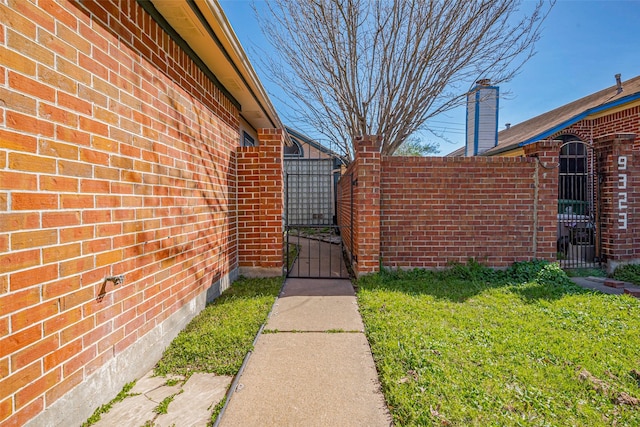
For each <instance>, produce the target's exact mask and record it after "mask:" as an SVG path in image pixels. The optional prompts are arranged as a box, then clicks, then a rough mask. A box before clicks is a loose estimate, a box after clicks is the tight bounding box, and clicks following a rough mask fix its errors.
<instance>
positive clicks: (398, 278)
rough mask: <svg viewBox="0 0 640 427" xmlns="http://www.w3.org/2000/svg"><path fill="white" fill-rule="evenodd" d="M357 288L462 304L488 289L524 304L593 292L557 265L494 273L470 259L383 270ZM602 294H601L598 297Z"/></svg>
mask: <svg viewBox="0 0 640 427" xmlns="http://www.w3.org/2000/svg"><path fill="white" fill-rule="evenodd" d="M358 287H359V289H363V290H373V289H384V290H387V291H393V292H402V293H404V294H410V295H431V296H432V297H434V298H436V299H442V300H448V301H452V302H458V303H463V302H465V301H467V300H468V299H470V298H473V297H475V296H477V295H479V294H482V293H484V292H486V291H487V290H490V289H496V288H510V289H511V291H512V292H513V293H515V294H518V295H520V297H521V298H522V299H523V301H525V302H536V301H539V300H547V301H551V300H557V299H560V298H563V297H565V296H566V295H575V294H584V293H597V294H600V293H599V292H597V291H593V290H587V289H583V288H581V287H579V286H578V285H576V284H574V283H573V282H572V281H571V280H570V279H569V277H568V276H567V275H566V274H565V272H564V271H562V269H560V267H559V265H558V264H557V263H549V262H547V261H526V262H518V263H515V264H513V265H512V266H511V267H509V268H508V269H506V270H494V269H491V268H488V267H485V266H482V265H480V264H479V263H477V262H475V261H473V260H470V261H469V262H468V263H467V264H453V265H451V266H450V268H448V269H446V270H443V271H430V270H423V269H415V270H405V271H402V270H394V271H391V270H383V271H382V272H380V273H378V274H374V275H369V276H365V277H363V278H361V279H359V280H358ZM601 295H604V294H601Z"/></svg>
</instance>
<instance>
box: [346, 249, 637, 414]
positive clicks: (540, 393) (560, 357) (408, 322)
mask: <svg viewBox="0 0 640 427" xmlns="http://www.w3.org/2000/svg"><path fill="white" fill-rule="evenodd" d="M358 287H359V290H358V301H359V304H360V310H361V313H362V316H363V319H364V322H365V325H366V333H367V337H368V339H369V342H370V344H371V348H372V351H373V354H374V359H375V361H376V365H377V368H378V371H379V374H380V380H381V383H382V387H383V391H384V394H385V396H386V399H387V403H388V405H389V407H390V410H391V413H392V415H393V419H394V422H395V423H396V425H398V426H408V425H420V426H422V425H433V426H442V425H454V426H614V425H617V426H636V425H640V401H639V400H638V398H640V303H639V301H638V300H636V299H633V298H631V297H628V296H610V295H604V294H599V293H593V292H590V291H586V290H583V289H582V288H578V287H576V286H574V285H572V284H571V282H570V281H569V280H568V279H567V277H566V275H565V274H564V273H563V272H562V271H561V270H560V269H559V267H558V266H557V265H556V264H548V265H545V264H544V263H540V262H533V263H520V264H516V265H515V266H514V267H512V268H510V269H509V270H508V271H502V272H499V271H493V270H489V269H486V268H483V267H481V266H479V265H478V264H476V263H470V264H469V265H467V266H462V265H457V266H455V267H453V268H452V269H450V270H447V271H444V272H438V273H436V272H427V271H422V270H416V271H412V272H404V273H399V272H398V273H389V272H386V273H381V274H378V275H373V276H367V277H364V278H361V279H360V280H359V281H358Z"/></svg>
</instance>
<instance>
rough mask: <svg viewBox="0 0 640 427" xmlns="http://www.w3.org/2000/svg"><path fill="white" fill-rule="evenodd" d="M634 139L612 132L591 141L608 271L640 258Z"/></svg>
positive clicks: (639, 177)
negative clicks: (597, 180)
mask: <svg viewBox="0 0 640 427" xmlns="http://www.w3.org/2000/svg"><path fill="white" fill-rule="evenodd" d="M634 140H635V135H634V134H615V135H608V136H604V137H602V138H598V139H596V141H594V146H595V153H596V161H597V162H598V163H597V171H598V178H599V180H600V192H599V200H600V222H599V225H600V230H601V241H602V256H603V258H604V260H605V261H607V268H608V270H609V271H610V272H612V271H613V270H614V269H615V267H616V266H617V265H619V264H621V263H628V262H637V261H640V217H639V214H638V213H639V212H640V155H639V154H638V153H637V152H634V150H633V144H634Z"/></svg>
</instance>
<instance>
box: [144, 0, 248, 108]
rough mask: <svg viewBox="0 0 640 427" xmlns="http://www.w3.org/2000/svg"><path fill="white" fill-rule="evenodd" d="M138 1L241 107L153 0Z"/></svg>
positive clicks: (234, 103)
mask: <svg viewBox="0 0 640 427" xmlns="http://www.w3.org/2000/svg"><path fill="white" fill-rule="evenodd" d="M136 1H137V3H138V4H139V5H140V6H141V7H142V8H143V9H144V10H145V11H146V12H147V13H148V14H149V15H150V16H151V18H152V19H153V20H154V21H155V22H156V23H157V24H158V25H159V26H160V28H162V29H163V30H164V31H165V32H166V33H167V34H168V35H169V37H171V39H172V40H173V41H174V42H175V43H176V44H177V45H178V46H180V48H181V49H182V50H183V51H184V52H185V53H186V54H187V56H188V57H189V58H191V60H192V61H193V62H194V63H195V64H196V66H197V67H198V68H199V69H200V70H201V71H202V72H203V73H204V74H205V75H206V76H207V78H208V79H209V80H211V82H212V83H213V85H214V86H215V87H217V88H218V89H219V90H220V91H221V92H222V93H223V94H224V96H226V97H227V98H228V99H229V100H230V101H231V103H232V104H233V106H234V107H236V108H237V109H240V108H241V105H240V102H238V100H237V99H236V98H235V97H234V96H233V95H232V94H231V92H229V91H228V90H227V88H226V87H224V85H223V84H222V82H220V80H218V78H217V77H216V76H215V74H213V73H212V72H211V70H210V69H209V67H207V65H206V64H205V63H204V61H203V60H202V59H200V57H199V56H198V54H197V53H196V52H195V51H194V50H193V49H191V47H190V46H189V44H188V43H187V42H186V41H185V40H184V39H183V38H182V36H181V35H180V34H179V33H178V32H177V31H176V30H175V29H174V28H173V27H172V26H171V24H170V23H169V21H167V20H166V19H165V18H164V16H162V14H161V13H160V12H159V11H158V9H156V7H155V5H154V4H153V3H152V2H151V0H136Z"/></svg>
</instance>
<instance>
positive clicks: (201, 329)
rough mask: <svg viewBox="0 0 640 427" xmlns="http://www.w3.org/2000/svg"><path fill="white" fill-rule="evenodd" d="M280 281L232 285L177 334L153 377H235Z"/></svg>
mask: <svg viewBox="0 0 640 427" xmlns="http://www.w3.org/2000/svg"><path fill="white" fill-rule="evenodd" d="M282 281H283V279H282V277H274V278H266V279H246V278H241V279H240V280H238V281H236V282H234V283H233V285H232V286H231V287H230V288H229V289H227V290H226V291H225V292H224V293H223V294H222V295H221V296H220V297H219V298H217V299H216V300H215V301H214V302H213V303H212V304H209V305H208V306H207V307H206V308H205V309H204V310H203V311H202V312H201V313H200V314H198V316H196V317H195V318H194V319H193V320H192V321H191V322H190V323H189V324H188V325H187V327H186V328H185V329H184V330H183V331H181V332H180V334H178V336H177V337H176V338H175V339H174V340H173V342H172V343H171V345H170V346H169V347H168V348H167V350H165V352H164V354H163V356H162V358H161V359H160V361H159V362H158V364H157V365H156V368H155V373H156V375H167V374H176V375H185V376H188V375H190V374H191V373H193V372H207V373H214V374H218V375H235V374H236V372H238V370H239V369H240V366H241V365H242V360H243V359H244V356H245V355H246V354H247V352H248V351H249V350H251V349H252V345H253V340H254V338H255V336H256V334H257V333H258V330H259V329H260V326H261V325H262V324H263V323H264V322H265V321H266V319H267V315H268V314H269V311H270V310H271V307H272V305H273V302H274V301H275V299H276V297H277V296H278V293H279V292H280V288H281V287H282Z"/></svg>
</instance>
